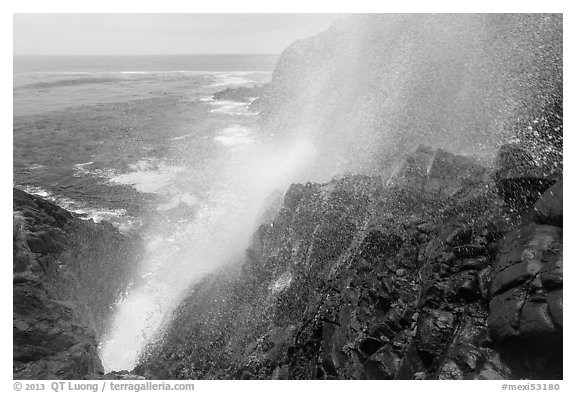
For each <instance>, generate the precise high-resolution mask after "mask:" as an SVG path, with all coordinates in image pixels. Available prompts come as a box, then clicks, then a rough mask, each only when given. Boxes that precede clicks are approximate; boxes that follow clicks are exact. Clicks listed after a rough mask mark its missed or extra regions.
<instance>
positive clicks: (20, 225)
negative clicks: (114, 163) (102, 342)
mask: <svg viewBox="0 0 576 393" xmlns="http://www.w3.org/2000/svg"><path fill="white" fill-rule="evenodd" d="M13 204H14V206H13V217H14V219H13V244H14V250H13V251H14V254H13V302H14V315H13V322H14V328H13V358H14V365H13V366H14V367H13V371H14V378H15V379H82V378H83V377H84V376H86V375H88V374H98V373H102V372H103V369H102V364H101V362H100V359H99V357H98V353H97V343H98V335H99V334H102V332H103V330H104V328H105V326H106V323H107V317H108V315H109V313H110V311H111V307H112V305H113V303H114V301H115V300H116V298H117V296H118V294H119V293H120V291H121V290H122V288H123V287H124V286H125V285H126V279H127V275H128V272H129V263H130V261H133V260H134V259H133V258H135V255H136V250H137V249H138V247H137V245H136V244H135V242H132V241H130V240H129V239H127V238H125V237H124V236H122V235H120V234H119V233H118V232H117V231H116V230H115V229H114V228H113V227H112V226H111V225H110V224H94V223H93V222H84V221H81V220H80V219H78V218H76V217H74V216H73V215H72V214H71V213H69V212H67V211H65V210H64V209H61V208H59V207H58V206H56V205H55V204H53V203H51V202H48V201H45V200H43V199H42V198H39V197H36V196H32V195H28V194H26V193H25V192H23V191H20V190H17V189H14V194H13Z"/></svg>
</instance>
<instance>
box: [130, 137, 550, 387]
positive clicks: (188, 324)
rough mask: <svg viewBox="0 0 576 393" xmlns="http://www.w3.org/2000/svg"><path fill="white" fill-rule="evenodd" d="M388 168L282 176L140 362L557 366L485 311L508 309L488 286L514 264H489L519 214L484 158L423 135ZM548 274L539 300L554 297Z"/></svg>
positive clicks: (235, 366) (234, 369)
mask: <svg viewBox="0 0 576 393" xmlns="http://www.w3.org/2000/svg"><path fill="white" fill-rule="evenodd" d="M423 156H424V157H423ZM422 163H427V164H425V165H422ZM399 168H403V169H402V170H398V171H396V173H395V175H394V179H393V181H392V182H389V186H387V187H386V186H385V185H384V184H382V183H381V181H382V180H381V179H379V178H371V177H361V176H352V177H345V178H343V179H338V180H333V181H331V182H329V183H326V184H323V185H320V184H308V185H294V186H292V187H291V188H290V189H289V191H288V192H287V193H286V196H285V198H284V203H283V205H282V208H281V210H280V213H279V214H278V215H277V216H276V218H275V219H274V220H273V221H272V222H271V223H270V224H265V225H263V226H262V227H261V228H260V230H259V231H258V232H257V234H256V235H255V238H254V242H253V245H252V247H251V248H250V249H249V250H248V251H247V255H246V262H245V264H244V265H243V266H242V267H241V268H237V269H236V270H235V271H232V270H231V269H228V270H227V271H226V272H225V273H218V274H214V275H212V276H211V277H209V278H207V279H205V280H204V281H202V282H200V283H198V284H196V285H195V286H194V287H193V288H192V289H191V292H190V294H189V296H188V297H187V298H186V299H185V301H184V302H183V304H182V306H181V307H180V309H179V310H178V312H177V314H176V315H175V318H174V321H173V323H172V324H171V326H170V327H169V328H168V330H167V331H166V333H165V335H164V336H163V337H162V338H161V339H159V340H158V342H157V343H156V344H155V345H152V346H151V347H149V348H148V350H147V355H146V356H145V357H144V358H143V359H142V360H141V362H140V365H139V366H138V367H137V372H138V373H140V374H143V375H147V376H149V377H159V378H280V379H284V378H290V379H300V378H305V379H313V378H314V379H338V378H345V379H349V378H357V379H396V378H400V379H423V378H427V379H435V378H438V379H499V378H500V379H509V378H525V377H535V378H554V377H557V376H558V374H559V373H560V375H561V367H558V356H556V355H555V357H554V359H555V362H550V359H549V358H546V356H544V355H542V354H531V355H530V356H531V358H528V359H525V358H521V357H515V352H514V351H510V350H508V349H506V348H500V347H499V345H500V342H501V340H499V337H497V336H496V335H495V334H494V331H493V326H492V324H491V322H490V321H492V320H493V319H494V318H496V317H495V316H496V315H506V313H507V310H508V306H507V305H506V304H503V305H500V303H498V299H497V297H498V296H499V294H500V293H503V292H502V291H505V289H501V290H498V289H497V288H498V286H499V285H500V288H506V290H507V289H508V288H513V286H512V285H516V284H515V283H520V278H518V277H513V278H510V280H512V282H513V283H514V284H512V283H506V284H503V286H502V285H501V284H500V282H501V278H500V270H503V271H504V270H506V269H505V268H498V267H496V268H495V270H493V267H492V266H493V265H494V263H495V262H496V263H497V264H496V266H499V263H500V261H501V260H502V258H503V257H502V255H504V254H503V253H504V251H502V250H503V248H502V247H504V246H501V245H500V243H499V241H500V239H502V238H503V239H504V240H503V242H504V244H505V243H506V239H508V236H514V235H512V234H509V235H506V236H505V234H506V233H507V232H508V231H509V230H511V229H512V228H513V227H514V225H516V224H515V223H516V222H518V219H517V218H515V217H509V219H508V220H506V219H505V218H506V216H507V212H508V211H509V210H508V209H509V208H508V207H507V206H506V205H505V204H504V203H502V202H501V201H500V199H499V198H498V197H497V195H496V189H495V187H494V185H493V184H491V183H490V178H491V177H490V176H489V175H488V174H487V172H486V170H485V169H483V168H482V167H481V166H479V165H478V164H477V163H476V162H474V160H471V159H467V158H466V157H463V156H456V155H452V154H450V153H447V152H445V151H435V150H433V149H432V150H431V149H429V148H425V147H422V148H419V149H418V150H417V151H416V152H415V153H414V154H413V155H412V156H409V157H407V159H406V162H405V163H404V164H401V165H400V166H399ZM415 168H416V169H415ZM418 168H419V169H418ZM422 168H427V169H426V170H423V169H422ZM432 168H435V169H434V170H432ZM385 181H386V182H387V180H385ZM555 233H556V232H555ZM553 239H556V238H554V237H553ZM546 244H548V245H549V246H550V247H552V246H551V243H550V242H549V243H546ZM552 248H553V247H552ZM497 256H498V257H497ZM552 266H555V267H556V268H555V270H554V269H552ZM557 266H558V264H557V263H552V264H551V265H548V264H547V265H545V266H542V267H541V271H542V273H540V275H542V277H547V276H546V274H548V275H549V276H550V277H555V278H556V279H557V278H558V277H559V274H560V276H561V273H558V272H559V271H561V266H560V268H558V267H557ZM499 269H500V270H499ZM558 269H560V270H558ZM522 277H524V278H525V279H529V277H528V276H526V275H525V276H522ZM552 281H554V279H553V278H547V279H543V280H542V287H543V288H552V287H550V285H552V284H551V282H552ZM544 282H546V284H544ZM554 285H556V287H554V289H551V291H550V294H551V295H550V297H549V299H548V300H547V301H548V303H549V304H550V306H549V307H550V309H552V308H554V307H555V306H554V305H556V309H555V310H559V309H560V310H561V306H559V307H558V302H556V303H554V301H555V299H557V298H560V299H561V295H559V294H558V292H557V290H558V289H557V288H558V286H557V285H558V284H554ZM530 301H531V302H532V300H530ZM534 301H536V299H534ZM560 301H561V300H560ZM536 302H537V301H536ZM534 304H536V303H534ZM538 304H539V303H538ZM538 311H539V310H534V312H532V311H531V310H528V309H527V310H526V312H527V313H528V314H527V316H526V318H527V321H529V325H527V326H528V327H529V329H533V330H534V331H538V332H541V326H540V325H538V324H539V323H540V324H541V325H542V324H545V321H539V320H537V318H539V317H540V316H541V314H539V313H538ZM551 313H552V311H551V312H550V315H551ZM560 315H561V313H560ZM496 319H497V320H498V318H496ZM487 321H489V323H490V325H489V324H487ZM554 323H556V322H554ZM530 324H531V325H530ZM530 326H534V327H530ZM542 326H544V325H542ZM546 326H547V325H546ZM555 326H556V325H555ZM539 329H540V330H539ZM554 329H557V327H554ZM530 359H535V360H534V364H532V363H531V360H530ZM560 359H561V357H560ZM546 362H548V363H549V364H553V366H549V367H548V368H546V367H544V366H543V364H546ZM560 362H561V360H560ZM519 364H520V365H519Z"/></svg>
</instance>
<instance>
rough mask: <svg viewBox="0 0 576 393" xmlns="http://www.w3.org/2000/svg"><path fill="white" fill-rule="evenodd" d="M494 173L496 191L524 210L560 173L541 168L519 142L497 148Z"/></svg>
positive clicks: (507, 201)
mask: <svg viewBox="0 0 576 393" xmlns="http://www.w3.org/2000/svg"><path fill="white" fill-rule="evenodd" d="M496 166H497V170H496V172H495V174H494V177H495V180H496V186H497V188H498V193H499V194H500V196H501V197H502V199H503V200H504V201H505V202H506V204H507V205H508V206H510V207H512V208H516V209H525V208H528V207H530V206H532V205H533V204H534V203H535V202H536V201H537V200H538V199H539V198H540V196H541V195H542V193H543V192H544V191H546V190H547V189H548V188H549V187H550V186H551V185H553V184H554V183H555V182H556V180H558V178H559V177H561V175H560V174H558V173H555V172H553V171H551V170H550V169H548V168H545V167H540V166H538V165H537V160H535V159H534V158H533V157H532V155H531V154H530V153H529V151H528V149H527V148H526V147H524V146H522V145H520V144H516V143H511V144H505V145H503V146H501V147H500V150H499V152H498V157H497V159H496Z"/></svg>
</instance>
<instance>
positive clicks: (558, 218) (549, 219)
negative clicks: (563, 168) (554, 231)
mask: <svg viewBox="0 0 576 393" xmlns="http://www.w3.org/2000/svg"><path fill="white" fill-rule="evenodd" d="M562 208H563V191H562V179H560V180H559V181H557V182H556V183H555V184H554V185H553V186H552V187H550V188H549V189H548V190H546V192H545V193H544V194H542V197H541V198H540V199H539V200H538V202H536V204H535V205H534V210H535V214H536V221H537V222H538V223H541V224H548V225H558V226H562V211H563V209H562Z"/></svg>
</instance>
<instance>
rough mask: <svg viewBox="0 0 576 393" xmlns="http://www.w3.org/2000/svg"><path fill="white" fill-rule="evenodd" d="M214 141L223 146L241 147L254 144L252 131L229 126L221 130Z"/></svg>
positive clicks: (246, 128) (241, 127)
mask: <svg viewBox="0 0 576 393" xmlns="http://www.w3.org/2000/svg"><path fill="white" fill-rule="evenodd" d="M214 140H215V141H216V142H218V143H220V144H222V145H224V146H230V147H234V146H241V145H248V144H251V143H252V142H254V135H253V131H252V129H250V128H248V127H243V126H230V127H228V128H225V129H223V130H222V131H220V132H219V133H218V135H216V136H215V137H214Z"/></svg>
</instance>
